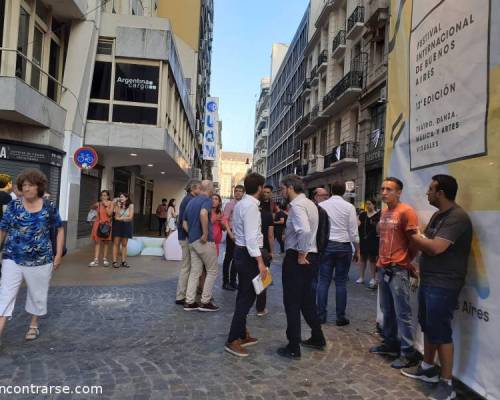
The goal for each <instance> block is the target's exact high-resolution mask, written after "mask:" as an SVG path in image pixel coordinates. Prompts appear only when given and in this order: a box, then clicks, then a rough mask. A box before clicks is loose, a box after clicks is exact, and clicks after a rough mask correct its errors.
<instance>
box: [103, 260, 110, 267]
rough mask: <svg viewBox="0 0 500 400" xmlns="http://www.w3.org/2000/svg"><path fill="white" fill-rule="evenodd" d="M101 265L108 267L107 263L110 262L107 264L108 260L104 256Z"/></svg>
mask: <svg viewBox="0 0 500 400" xmlns="http://www.w3.org/2000/svg"><path fill="white" fill-rule="evenodd" d="M102 265H103V266H104V267H109V265H110V264H109V261H108V260H106V259H105V258H103V260H102Z"/></svg>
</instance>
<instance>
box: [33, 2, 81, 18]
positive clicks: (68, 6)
mask: <svg viewBox="0 0 500 400" xmlns="http://www.w3.org/2000/svg"><path fill="white" fill-rule="evenodd" d="M43 3H44V4H45V6H47V7H48V8H49V9H50V10H51V14H52V15H53V16H54V17H56V18H59V19H84V18H85V14H86V13H87V11H88V1H87V0H43Z"/></svg>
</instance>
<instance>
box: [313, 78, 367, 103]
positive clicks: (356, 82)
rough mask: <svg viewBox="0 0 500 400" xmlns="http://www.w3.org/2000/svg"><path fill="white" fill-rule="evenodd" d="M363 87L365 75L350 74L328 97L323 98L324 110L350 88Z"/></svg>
mask: <svg viewBox="0 0 500 400" xmlns="http://www.w3.org/2000/svg"><path fill="white" fill-rule="evenodd" d="M362 87H363V74H362V73H361V72H360V71H350V72H348V73H347V74H346V75H345V76H344V77H343V78H342V79H341V80H340V81H339V83H337V84H336V85H335V86H334V87H333V88H332V89H331V90H330V91H329V92H328V93H327V94H326V95H325V97H323V110H324V109H325V108H327V107H328V106H329V105H330V104H332V103H333V102H334V101H335V100H337V99H338V98H339V97H340V96H341V95H342V94H343V93H344V92H345V91H346V90H348V89H350V88H358V89H361V88H362Z"/></svg>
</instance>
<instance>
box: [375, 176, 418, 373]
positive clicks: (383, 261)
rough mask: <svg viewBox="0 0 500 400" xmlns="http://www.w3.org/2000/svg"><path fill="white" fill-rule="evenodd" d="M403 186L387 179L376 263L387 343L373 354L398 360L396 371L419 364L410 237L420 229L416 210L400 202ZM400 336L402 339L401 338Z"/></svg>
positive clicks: (395, 179) (391, 178)
mask: <svg viewBox="0 0 500 400" xmlns="http://www.w3.org/2000/svg"><path fill="white" fill-rule="evenodd" d="M402 190H403V183H402V182H401V181H400V180H399V179H397V178H393V177H389V178H386V179H384V181H383V182H382V187H381V195H382V201H383V202H384V203H385V204H386V205H387V208H386V209H385V210H383V211H382V215H381V217H380V223H379V234H380V246H379V259H378V262H377V269H378V276H379V290H380V291H379V298H380V308H381V310H382V313H383V314H384V319H383V326H382V329H383V337H384V342H383V343H382V344H381V345H379V346H375V347H373V348H371V349H370V352H371V353H377V354H386V355H391V356H395V357H398V356H399V357H398V358H397V359H396V360H395V361H394V362H393V363H392V364H391V367H393V368H398V369H400V368H407V367H409V366H413V365H416V364H417V363H418V361H419V360H418V354H417V352H416V351H415V349H414V347H413V340H414V335H415V333H414V328H413V325H412V313H411V307H410V270H411V261H412V260H413V258H414V257H415V254H416V252H415V251H414V250H413V249H412V248H411V241H410V238H411V235H412V234H414V233H415V232H417V230H418V218H417V214H416V213H415V210H413V208H411V207H410V206H409V205H408V204H404V203H401V201H400V197H401V192H402ZM398 337H400V339H398Z"/></svg>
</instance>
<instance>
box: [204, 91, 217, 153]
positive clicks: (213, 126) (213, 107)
mask: <svg viewBox="0 0 500 400" xmlns="http://www.w3.org/2000/svg"><path fill="white" fill-rule="evenodd" d="M218 124H219V98H218V97H208V98H207V102H206V105H205V131H204V132H203V159H204V160H211V161H213V160H215V158H216V151H217V147H216V138H217V129H218Z"/></svg>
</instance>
